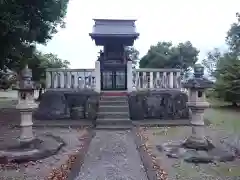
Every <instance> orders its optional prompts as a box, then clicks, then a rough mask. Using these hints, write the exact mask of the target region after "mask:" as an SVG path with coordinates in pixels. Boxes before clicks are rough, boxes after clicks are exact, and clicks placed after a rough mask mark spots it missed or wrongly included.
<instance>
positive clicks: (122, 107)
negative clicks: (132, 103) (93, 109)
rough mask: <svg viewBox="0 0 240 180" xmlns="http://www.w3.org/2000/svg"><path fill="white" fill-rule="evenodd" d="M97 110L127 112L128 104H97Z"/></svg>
mask: <svg viewBox="0 0 240 180" xmlns="http://www.w3.org/2000/svg"><path fill="white" fill-rule="evenodd" d="M98 111H99V112H129V108H128V105H118V104H115V105H114V106H105V105H101V106H99V110H98Z"/></svg>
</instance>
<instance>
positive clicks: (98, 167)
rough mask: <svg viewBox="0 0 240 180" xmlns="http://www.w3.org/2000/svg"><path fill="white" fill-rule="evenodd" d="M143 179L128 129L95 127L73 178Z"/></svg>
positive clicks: (144, 176) (90, 179)
mask: <svg viewBox="0 0 240 180" xmlns="http://www.w3.org/2000/svg"><path fill="white" fill-rule="evenodd" d="M93 179H95V180H106V179H107V180H147V176H146V173H145V171H144V168H143V165H142V162H141V160H140V156H139V154H138V151H137V149H136V145H135V143H134V140H133V137H132V135H131V132H130V131H97V132H96V136H95V137H94V138H93V140H92V142H91V144H90V147H89V151H88V154H87V155H86V157H85V160H84V164H83V166H82V168H81V170H80V173H79V175H78V177H77V178H76V179H75V180H93Z"/></svg>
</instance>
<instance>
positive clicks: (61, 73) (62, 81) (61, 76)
mask: <svg viewBox="0 0 240 180" xmlns="http://www.w3.org/2000/svg"><path fill="white" fill-rule="evenodd" d="M59 74H60V88H64V87H65V86H64V83H65V81H64V72H62V71H61V72H59Z"/></svg>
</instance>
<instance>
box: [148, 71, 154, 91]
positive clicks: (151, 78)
mask: <svg viewBox="0 0 240 180" xmlns="http://www.w3.org/2000/svg"><path fill="white" fill-rule="evenodd" d="M153 81H154V80H153V72H150V82H149V83H150V85H149V86H150V89H153V84H154V82H153Z"/></svg>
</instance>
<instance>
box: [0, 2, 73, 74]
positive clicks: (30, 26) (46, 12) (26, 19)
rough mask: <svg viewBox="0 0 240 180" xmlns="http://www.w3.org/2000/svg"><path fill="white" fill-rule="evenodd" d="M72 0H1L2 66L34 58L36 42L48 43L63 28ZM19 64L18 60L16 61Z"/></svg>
mask: <svg viewBox="0 0 240 180" xmlns="http://www.w3.org/2000/svg"><path fill="white" fill-rule="evenodd" d="M68 1H69V0H43V1H40V0H2V1H0V19H1V21H0V27H1V28H0V69H3V68H4V66H7V67H8V68H10V69H11V68H12V66H15V61H22V62H23V63H24V61H25V59H27V58H31V57H32V54H33V52H34V50H35V44H36V43H40V44H45V43H46V42H47V41H48V40H49V39H51V38H52V35H53V34H55V33H56V32H57V29H58V27H59V26H60V27H64V21H63V19H64V17H65V15H66V10H67V4H68ZM17 64H18V63H17Z"/></svg>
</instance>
